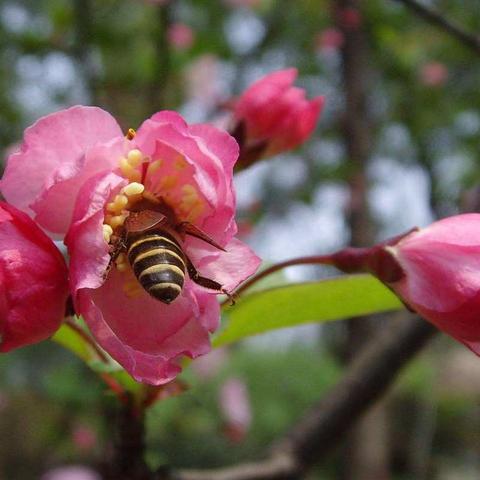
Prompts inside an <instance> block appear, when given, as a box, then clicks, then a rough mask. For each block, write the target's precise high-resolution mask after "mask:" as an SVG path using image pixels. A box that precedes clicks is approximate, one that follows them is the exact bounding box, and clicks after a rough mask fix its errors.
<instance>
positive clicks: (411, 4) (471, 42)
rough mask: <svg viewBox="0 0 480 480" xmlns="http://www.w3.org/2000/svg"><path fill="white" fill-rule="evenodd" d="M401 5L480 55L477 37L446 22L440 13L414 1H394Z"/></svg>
mask: <svg viewBox="0 0 480 480" xmlns="http://www.w3.org/2000/svg"><path fill="white" fill-rule="evenodd" d="M395 1H397V2H399V3H403V4H404V5H405V6H406V7H407V8H409V9H410V10H412V11H413V12H415V13H416V14H417V15H418V16H419V17H422V18H423V19H424V20H426V21H427V22H428V23H430V24H432V25H435V26H436V27H438V28H440V29H441V30H443V31H445V32H447V33H448V34H449V35H451V36H452V37H454V38H455V39H457V40H458V41H460V42H461V43H463V44H464V45H465V46H466V47H468V48H470V49H471V50H473V51H474V52H475V53H476V54H477V55H478V54H480V38H479V37H478V36H477V35H474V34H471V33H469V32H466V31H465V30H464V29H463V28H462V27H460V26H459V25H457V24H456V23H454V22H452V21H451V20H448V19H447V18H445V17H444V16H443V15H441V14H440V13H438V12H436V11H435V10H432V9H430V8H428V7H425V6H424V5H422V4H420V3H418V2H417V1H416V0H395Z"/></svg>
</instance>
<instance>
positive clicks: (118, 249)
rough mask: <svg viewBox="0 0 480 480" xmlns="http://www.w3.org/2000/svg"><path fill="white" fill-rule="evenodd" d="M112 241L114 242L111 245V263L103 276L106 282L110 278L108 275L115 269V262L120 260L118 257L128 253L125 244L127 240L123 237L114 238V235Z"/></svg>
mask: <svg viewBox="0 0 480 480" xmlns="http://www.w3.org/2000/svg"><path fill="white" fill-rule="evenodd" d="M112 240H113V242H112V243H111V244H110V245H109V248H110V252H109V253H110V261H109V262H108V265H107V268H106V269H105V272H104V274H103V278H104V280H105V279H106V278H107V277H108V274H109V273H110V270H111V269H112V267H113V262H115V260H116V259H117V258H118V256H119V255H120V254H121V253H122V252H124V251H126V249H127V246H126V244H125V239H124V237H123V236H116V235H115V236H113V235H112Z"/></svg>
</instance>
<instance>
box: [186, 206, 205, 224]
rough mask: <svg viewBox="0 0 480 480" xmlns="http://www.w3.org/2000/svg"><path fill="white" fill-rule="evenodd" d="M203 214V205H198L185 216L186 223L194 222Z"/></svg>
mask: <svg viewBox="0 0 480 480" xmlns="http://www.w3.org/2000/svg"><path fill="white" fill-rule="evenodd" d="M202 213H203V204H201V203H198V204H197V205H196V206H195V207H193V208H192V210H191V211H190V213H189V214H188V216H187V222H194V221H195V220H196V219H197V218H198V217H199V216H200V215H201V214H202Z"/></svg>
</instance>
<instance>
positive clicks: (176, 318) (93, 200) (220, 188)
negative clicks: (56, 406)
mask: <svg viewBox="0 0 480 480" xmlns="http://www.w3.org/2000/svg"><path fill="white" fill-rule="evenodd" d="M237 155H238V146H237V144H236V142H235V140H234V139H233V138H232V137H230V136H229V135H228V134H227V133H226V132H223V131H220V130H217V129H215V128H214V127H212V126H209V125H187V124H186V123H185V121H184V120H183V119H182V118H181V117H180V115H178V114H176V113H174V112H168V111H165V112H159V113H157V114H155V115H154V116H153V117H151V118H150V119H148V120H146V121H145V122H144V123H143V124H142V125H141V127H140V128H139V130H138V132H136V134H135V133H134V132H133V131H131V132H129V135H127V138H125V137H124V135H123V134H122V131H121V130H120V127H119V126H118V124H117V122H116V121H115V120H114V119H113V117H111V116H110V115H109V114H108V113H107V112H105V111H103V110H101V109H99V108H95V107H81V106H78V107H73V108H70V109H68V110H64V111H61V112H58V113H55V114H52V115H49V116H47V117H44V118H42V119H40V120H39V121H38V122H37V123H35V124H34V125H33V126H32V127H30V128H29V129H28V130H27V131H26V132H25V137H24V143H23V145H22V147H21V150H20V151H19V152H17V153H15V154H13V155H12V156H11V157H10V158H9V160H8V165H7V169H6V172H5V175H4V178H3V180H2V184H1V187H2V192H3V194H4V196H5V197H6V198H7V200H8V201H10V202H11V203H13V204H15V205H17V206H18V207H19V208H22V209H24V210H26V211H28V212H29V213H30V214H31V215H33V216H34V217H35V219H36V220H37V222H38V223H39V224H40V225H41V226H42V227H43V228H45V229H46V230H48V231H50V232H53V233H56V234H60V235H62V234H65V233H66V237H65V243H66V245H67V247H68V251H69V254H70V289H71V293H72V297H73V301H74V305H75V309H76V312H77V313H78V314H79V315H82V316H83V317H84V319H85V321H86V323H87V324H88V326H89V328H90V330H91V331H92V333H93V335H94V336H95V338H96V340H97V341H98V343H99V344H100V345H101V346H102V347H103V348H104V349H105V350H106V351H107V352H108V353H110V355H112V357H113V358H114V359H115V360H117V361H118V362H119V363H120V364H121V365H122V366H123V367H124V368H125V369H126V370H127V371H129V372H130V373H131V375H132V376H133V377H134V378H135V379H137V380H139V381H144V382H148V383H151V384H163V383H166V382H168V381H170V380H171V379H173V378H174V377H175V376H176V375H177V374H178V373H179V371H180V367H179V365H178V361H179V359H180V357H181V356H183V355H188V356H190V357H196V356H198V355H201V354H204V353H206V352H207V351H208V350H209V348H210V345H209V338H208V334H209V332H212V331H214V330H215V329H216V328H217V326H218V322H219V304H218V302H217V299H216V294H217V293H219V289H215V288H206V287H205V285H199V284H198V283H196V282H194V281H193V280H192V278H190V275H189V274H186V275H185V278H184V284H183V288H182V289H181V293H179V294H178V297H177V298H176V299H175V301H172V303H171V304H166V303H162V302H160V301H159V300H157V298H153V296H151V295H149V294H148V293H147V291H146V289H145V288H146V287H145V288H142V287H141V285H140V283H139V281H138V280H137V278H139V277H138V276H137V277H136V276H135V274H134V272H133V270H132V268H131V267H130V263H129V262H131V261H132V260H131V259H128V260H127V256H126V255H125V252H121V253H120V254H119V255H118V257H117V258H116V260H115V262H112V268H111V269H110V270H109V271H108V272H107V270H108V268H109V265H110V263H111V255H110V254H111V252H112V250H113V251H115V249H116V248H118V245H121V243H122V242H118V241H117V240H118V239H121V238H122V232H124V228H125V221H126V219H127V218H128V217H129V215H132V213H133V212H135V215H137V214H138V213H139V212H142V211H145V210H149V211H154V210H160V209H165V210H163V211H164V213H166V215H167V216H168V218H169V220H171V219H173V218H174V219H175V225H174V224H173V223H172V224H171V225H170V224H169V225H167V226H168V229H169V235H171V236H173V237H174V239H173V241H174V242H176V243H177V244H178V245H179V248H181V251H180V252H177V253H178V254H177V257H178V256H181V255H182V253H183V254H185V255H186V256H187V257H188V259H190V261H191V264H192V265H193V266H194V267H195V268H196V270H197V271H198V273H199V275H201V276H202V277H206V278H208V279H211V280H213V281H214V282H216V283H217V284H219V285H221V286H222V289H223V291H227V292H230V291H232V290H233V289H234V288H235V287H236V286H237V285H238V284H239V283H240V282H241V281H243V280H244V279H245V278H247V277H248V276H249V275H251V274H252V273H253V272H254V271H255V270H256V269H257V267H258V265H259V259H258V257H256V256H255V255H254V254H253V252H252V251H251V250H250V249H249V248H248V247H247V246H246V245H244V244H243V243H241V242H240V241H238V240H236V239H235V238H234V235H235V233H236V223H235V219H234V213H235V195H234V191H233V187H232V169H233V165H234V163H235V161H236V159H237ZM185 224H188V225H189V226H193V228H195V229H200V230H201V231H202V232H203V234H205V235H206V236H207V237H208V238H209V239H211V240H212V242H211V243H214V244H211V243H209V242H207V241H204V240H201V239H199V238H196V237H195V236H192V235H189V234H188V232H187V234H185V232H183V231H182V232H179V231H177V226H178V225H185ZM214 245H215V246H214ZM180 246H181V247H180ZM218 247H222V249H223V250H222V249H220V248H218ZM136 258H137V257H136ZM178 261H179V260H177V263H178ZM184 261H186V259H183V260H181V262H182V263H183V262H184ZM189 271H190V270H189ZM107 273H108V274H107ZM137 275H138V272H137ZM174 286H175V285H174ZM206 286H207V287H208V286H209V285H208V284H207V285H206ZM176 288H177V287H176ZM179 288H180V287H179Z"/></svg>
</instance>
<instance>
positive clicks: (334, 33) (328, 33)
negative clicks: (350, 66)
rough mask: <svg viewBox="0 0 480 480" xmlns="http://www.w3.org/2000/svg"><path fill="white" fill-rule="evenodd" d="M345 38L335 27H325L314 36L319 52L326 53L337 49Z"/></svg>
mask: <svg viewBox="0 0 480 480" xmlns="http://www.w3.org/2000/svg"><path fill="white" fill-rule="evenodd" d="M344 41H345V39H344V36H343V33H342V32H341V31H340V30H338V29H337V28H327V29H325V30H323V31H322V32H320V33H317V35H316V36H315V47H316V49H317V50H320V51H321V52H324V53H328V52H332V51H337V50H339V49H340V48H341V47H342V45H343V43H344Z"/></svg>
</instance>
